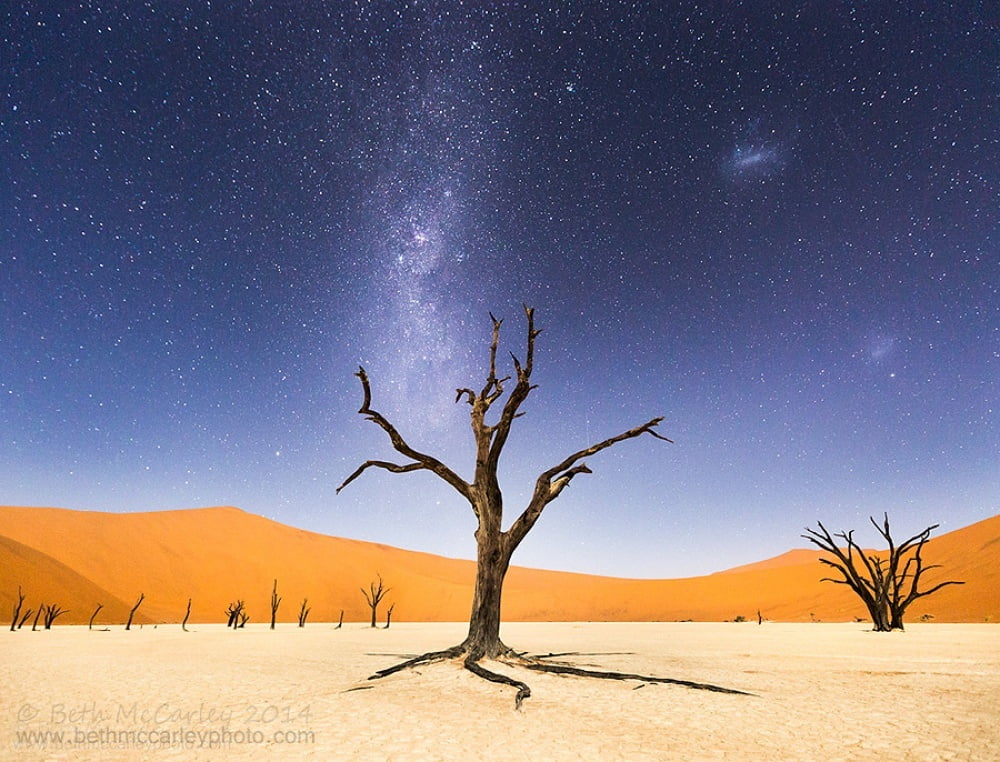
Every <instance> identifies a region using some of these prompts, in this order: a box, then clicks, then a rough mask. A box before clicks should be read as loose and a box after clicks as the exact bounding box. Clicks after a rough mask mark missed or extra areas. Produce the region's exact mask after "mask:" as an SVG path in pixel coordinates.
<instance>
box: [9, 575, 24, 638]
mask: <svg viewBox="0 0 1000 762" xmlns="http://www.w3.org/2000/svg"><path fill="white" fill-rule="evenodd" d="M22 606H24V593H23V592H22V591H21V586H20V585H18V586H17V603H15V604H14V609H13V612H12V613H13V615H12V616H11V618H10V631H11V632H14V630H16V629H17V623H18V620H19V619H20V618H21V607H22Z"/></svg>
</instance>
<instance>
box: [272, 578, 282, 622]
mask: <svg viewBox="0 0 1000 762" xmlns="http://www.w3.org/2000/svg"><path fill="white" fill-rule="evenodd" d="M280 605H281V597H280V596H279V595H278V580H274V589H273V590H272V591H271V629H272V630H273V629H274V622H275V620H276V619H277V617H278V606H280Z"/></svg>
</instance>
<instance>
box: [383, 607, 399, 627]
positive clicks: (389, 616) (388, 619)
mask: <svg viewBox="0 0 1000 762" xmlns="http://www.w3.org/2000/svg"><path fill="white" fill-rule="evenodd" d="M394 608H396V604H395V603H394V604H392V605H391V606H390V607H389V610H388V611H386V612H385V627H384V628H383V629H386V630H388V629H389V622H391V621H392V610H393V609H394Z"/></svg>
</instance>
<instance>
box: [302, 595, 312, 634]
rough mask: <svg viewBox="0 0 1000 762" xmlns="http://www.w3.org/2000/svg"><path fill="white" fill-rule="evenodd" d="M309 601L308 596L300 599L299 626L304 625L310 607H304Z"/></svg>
mask: <svg viewBox="0 0 1000 762" xmlns="http://www.w3.org/2000/svg"><path fill="white" fill-rule="evenodd" d="M307 603H309V599H308V598H303V599H302V606H301V607H300V608H299V627H305V626H306V617H307V616H309V612H310V611H312V609H309V608H306V604H307Z"/></svg>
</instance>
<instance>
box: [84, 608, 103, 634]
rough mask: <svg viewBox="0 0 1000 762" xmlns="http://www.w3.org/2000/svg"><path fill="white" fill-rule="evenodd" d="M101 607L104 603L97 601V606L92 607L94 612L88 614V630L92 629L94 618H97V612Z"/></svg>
mask: <svg viewBox="0 0 1000 762" xmlns="http://www.w3.org/2000/svg"><path fill="white" fill-rule="evenodd" d="M103 608H104V604H103V603H98V604H97V608H96V609H94V613H93V614H91V615H90V621H89V622H87V629H88V630H92V629H94V620H95V619H96V618H97V612H98V611H100V610H101V609H103Z"/></svg>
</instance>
